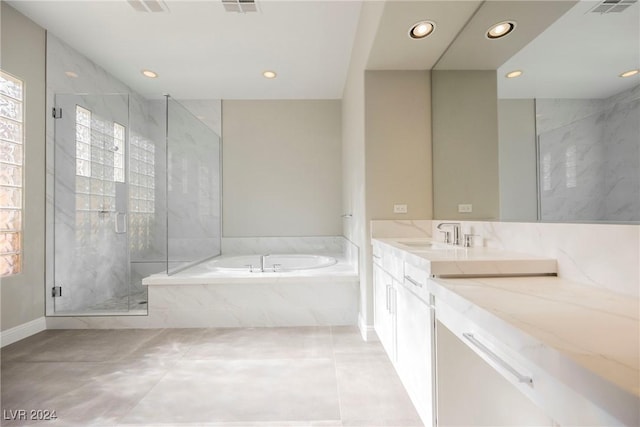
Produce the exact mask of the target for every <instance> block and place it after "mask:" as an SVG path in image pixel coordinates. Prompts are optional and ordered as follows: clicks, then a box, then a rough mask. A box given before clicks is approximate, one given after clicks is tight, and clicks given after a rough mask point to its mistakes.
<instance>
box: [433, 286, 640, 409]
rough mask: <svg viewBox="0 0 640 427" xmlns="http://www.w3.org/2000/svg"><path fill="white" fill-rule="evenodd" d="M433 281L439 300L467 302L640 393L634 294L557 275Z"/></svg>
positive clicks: (639, 320) (638, 303)
mask: <svg viewBox="0 0 640 427" xmlns="http://www.w3.org/2000/svg"><path fill="white" fill-rule="evenodd" d="M434 282H435V283H437V284H438V285H439V286H433V289H431V290H432V291H433V292H434V293H436V296H439V297H440V299H441V300H443V301H445V302H447V303H449V304H453V305H456V306H457V308H458V309H461V308H462V309H465V311H467V312H468V310H466V308H468V307H465V301H466V302H468V303H471V304H473V305H475V306H477V307H479V308H481V309H483V310H484V311H485V312H486V313H488V314H490V315H493V316H495V317H497V318H499V319H501V320H503V321H506V322H507V323H508V324H509V325H511V326H513V327H515V328H517V329H518V330H519V331H521V332H524V333H526V334H527V335H529V336H530V337H533V338H534V339H535V340H536V341H539V342H540V343H542V344H544V345H545V346H548V347H551V348H553V349H555V350H557V351H559V352H561V353H562V354H563V355H564V356H566V357H567V358H569V359H570V360H571V361H573V362H574V363H575V364H577V365H579V366H581V367H582V368H584V369H586V370H588V371H590V372H593V373H595V374H596V375H597V376H599V377H601V378H604V379H605V380H607V381H608V382H610V383H612V384H615V385H616V386H617V387H619V388H621V389H622V390H624V391H626V392H628V393H630V394H632V395H634V396H636V397H640V366H639V365H640V300H638V299H637V298H634V297H629V296H624V295H620V294H615V293H613V292H609V291H605V290H601V289H597V288H593V287H590V286H586V285H583V284H579V283H575V282H571V281H568V280H564V279H561V278H558V277H492V278H465V279H436V280H434ZM438 288H440V289H438ZM451 293H453V294H451ZM457 297H461V298H462V299H463V300H465V301H461V300H460V299H459V298H457ZM465 314H466V313H465ZM479 317H482V316H479ZM476 320H479V321H481V322H482V320H481V319H476ZM538 351H539V349H538ZM538 356H539V355H538ZM550 369H551V370H553V367H551V368H550ZM554 373H555V374H557V375H559V376H560V377H563V376H567V375H570V373H569V372H567V371H566V370H558V372H554Z"/></svg>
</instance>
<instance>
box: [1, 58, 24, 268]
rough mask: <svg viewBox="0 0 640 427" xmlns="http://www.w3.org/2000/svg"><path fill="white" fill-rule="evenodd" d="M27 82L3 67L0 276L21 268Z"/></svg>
mask: <svg viewBox="0 0 640 427" xmlns="http://www.w3.org/2000/svg"><path fill="white" fill-rule="evenodd" d="M23 166H24V84H23V82H22V81H21V80H19V79H17V78H15V77H13V76H11V75H10V74H8V73H5V72H4V71H2V70H0V277H6V276H11V275H14V274H18V273H20V272H21V271H22V211H23V206H22V201H23V198H22V191H23V179H22V175H23Z"/></svg>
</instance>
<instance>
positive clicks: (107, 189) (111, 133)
mask: <svg viewBox="0 0 640 427" xmlns="http://www.w3.org/2000/svg"><path fill="white" fill-rule="evenodd" d="M125 132H126V128H125V127H124V126H122V125H121V124H119V123H115V122H113V121H110V120H106V119H104V118H102V117H100V116H98V115H97V114H95V113H94V112H92V111H91V110H89V109H87V108H85V107H82V106H80V105H76V141H75V143H76V243H77V245H78V246H79V247H83V246H86V247H92V246H93V245H95V244H96V241H97V240H99V239H100V235H99V233H97V230H99V229H100V227H102V226H103V225H104V222H105V221H107V220H108V221H114V220H115V219H114V218H115V217H114V215H113V214H114V213H115V209H116V182H124V181H125V180H124V177H125V174H124V170H125V160H124V159H125V147H126V145H125ZM94 240H96V241H94Z"/></svg>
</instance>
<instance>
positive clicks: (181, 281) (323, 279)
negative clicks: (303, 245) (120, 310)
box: [142, 253, 359, 327]
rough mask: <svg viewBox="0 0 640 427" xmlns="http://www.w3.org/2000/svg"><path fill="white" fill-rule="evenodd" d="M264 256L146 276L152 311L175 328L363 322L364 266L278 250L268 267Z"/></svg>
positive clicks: (333, 257) (342, 259) (330, 255)
mask: <svg viewBox="0 0 640 427" xmlns="http://www.w3.org/2000/svg"><path fill="white" fill-rule="evenodd" d="M260 262H261V255H236V254H234V255H230V256H222V257H218V258H214V259H211V260H208V261H205V262H203V263H201V264H198V265H196V266H193V267H190V268H188V269H186V270H183V271H181V272H179V273H175V274H172V275H170V276H168V275H166V274H154V275H152V276H149V277H146V278H145V279H144V280H143V281H142V283H143V285H147V286H148V290H149V316H150V317H152V318H158V319H160V320H159V322H161V323H162V324H163V325H166V326H170V327H238V326H242V327H256V326H311V325H355V324H356V322H357V316H358V303H359V279H358V270H357V266H356V265H354V264H353V263H352V261H350V259H348V258H347V257H345V256H344V254H339V253H335V254H334V253H327V254H317V255H312V254H273V255H269V256H267V257H266V258H265V271H264V272H262V271H260ZM278 264H279V265H280V266H279V267H276V268H275V271H274V266H276V265H278ZM249 265H251V266H253V267H252V268H251V269H250V268H249V267H248V266H249ZM154 321H155V319H154Z"/></svg>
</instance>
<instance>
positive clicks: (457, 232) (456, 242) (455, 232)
mask: <svg viewBox="0 0 640 427" xmlns="http://www.w3.org/2000/svg"><path fill="white" fill-rule="evenodd" d="M444 226H450V227H452V228H453V239H452V241H451V242H449V241H448V240H449V239H448V236H449V232H448V231H444V230H442V227H444ZM437 228H438V230H442V231H443V232H444V233H446V234H445V236H446V237H445V243H453V244H454V245H456V246H460V223H459V222H441V223H440V224H438V227H437Z"/></svg>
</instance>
